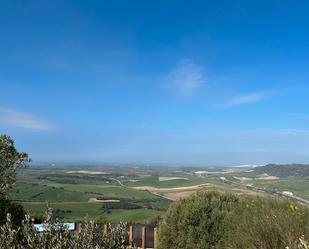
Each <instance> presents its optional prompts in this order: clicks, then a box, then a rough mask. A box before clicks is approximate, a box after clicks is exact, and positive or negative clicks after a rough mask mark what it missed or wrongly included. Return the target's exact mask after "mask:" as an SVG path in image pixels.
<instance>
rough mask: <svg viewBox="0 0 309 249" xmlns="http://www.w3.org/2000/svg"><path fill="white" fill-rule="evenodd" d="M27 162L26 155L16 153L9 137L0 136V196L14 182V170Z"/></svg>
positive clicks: (28, 160)
mask: <svg viewBox="0 0 309 249" xmlns="http://www.w3.org/2000/svg"><path fill="white" fill-rule="evenodd" d="M29 162H30V159H29V157H28V155H27V153H23V152H18V151H17V150H16V148H15V145H14V141H13V139H12V138H11V137H9V136H7V135H0V195H2V196H4V195H5V194H6V193H7V191H8V190H9V189H11V188H12V186H13V185H14V183H15V182H16V170H17V169H18V168H22V167H25V166H27V165H28V163H29Z"/></svg>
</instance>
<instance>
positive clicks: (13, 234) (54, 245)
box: [0, 209, 130, 249]
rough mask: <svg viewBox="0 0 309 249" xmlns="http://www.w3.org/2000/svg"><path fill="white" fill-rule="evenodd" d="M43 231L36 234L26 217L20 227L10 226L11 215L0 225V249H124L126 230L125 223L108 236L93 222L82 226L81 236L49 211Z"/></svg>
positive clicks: (125, 248)
mask: <svg viewBox="0 0 309 249" xmlns="http://www.w3.org/2000/svg"><path fill="white" fill-rule="evenodd" d="M44 224H45V229H44V231H43V232H38V231H37V230H36V229H35V227H34V226H33V224H32V221H31V219H30V217H29V216H26V218H25V220H24V221H23V224H22V226H20V227H18V228H15V227H14V226H12V222H11V216H10V215H8V217H7V222H6V223H5V224H4V225H2V226H0V249H8V248H10V249H36V248H44V249H127V248H130V247H128V246H126V244H125V241H126V238H127V231H126V229H125V227H126V226H125V224H121V225H120V226H118V227H116V228H111V227H110V228H109V233H108V235H107V236H106V235H104V234H103V230H102V228H101V227H98V225H96V224H95V223H94V222H92V221H89V220H88V221H86V222H84V223H83V224H82V230H81V232H80V233H78V234H77V233H75V232H73V233H71V232H69V231H68V230H67V229H66V228H65V227H61V224H60V223H59V222H58V221H57V220H55V219H54V218H53V217H52V211H51V210H50V209H48V211H47V213H46V215H45V221H44Z"/></svg>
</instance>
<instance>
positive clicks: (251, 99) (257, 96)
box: [223, 92, 269, 108]
mask: <svg viewBox="0 0 309 249" xmlns="http://www.w3.org/2000/svg"><path fill="white" fill-rule="evenodd" d="M268 96H269V94H268V93H265V92H253V93H249V94H246V95H241V96H237V97H234V98H232V99H230V100H228V101H227V103H226V104H225V105H224V106H223V107H224V108H230V107H235V106H241V105H247V104H252V103H256V102H259V101H261V100H263V99H265V98H267V97H268Z"/></svg>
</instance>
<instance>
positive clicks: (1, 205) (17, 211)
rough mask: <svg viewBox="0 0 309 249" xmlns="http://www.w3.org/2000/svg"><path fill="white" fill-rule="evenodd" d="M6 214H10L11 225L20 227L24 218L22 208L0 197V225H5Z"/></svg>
mask: <svg viewBox="0 0 309 249" xmlns="http://www.w3.org/2000/svg"><path fill="white" fill-rule="evenodd" d="M8 213H10V214H11V222H12V225H13V226H14V227H18V226H21V224H22V220H23V218H24V217H25V211H24V208H23V206H22V205H20V204H17V203H14V202H12V201H11V200H8V199H6V198H5V197H4V196H3V195H0V225H3V224H5V222H6V216H7V214H8Z"/></svg>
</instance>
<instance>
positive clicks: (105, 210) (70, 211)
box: [10, 166, 309, 223]
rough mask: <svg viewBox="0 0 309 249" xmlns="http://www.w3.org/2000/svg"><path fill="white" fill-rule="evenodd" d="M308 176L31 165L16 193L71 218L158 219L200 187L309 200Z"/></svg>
mask: <svg viewBox="0 0 309 249" xmlns="http://www.w3.org/2000/svg"><path fill="white" fill-rule="evenodd" d="M308 182H309V178H308V177H275V176H269V175H265V174H264V175H261V174H256V173H255V172H253V171H252V170H251V169H248V168H243V169H239V168H237V169H234V168H230V169H215V170H212V169H207V170H205V169H200V168H175V167H138V166H97V167H51V166H49V167H47V166H40V167H38V166H37V167H30V168H27V169H23V170H20V171H19V172H18V182H17V185H16V186H15V187H14V189H13V190H12V191H11V193H10V197H11V198H12V199H14V200H15V201H18V202H20V203H21V204H22V205H23V206H24V207H25V208H26V209H27V210H28V211H29V212H30V213H31V214H32V215H35V216H37V217H39V216H41V215H42V214H43V212H44V210H45V208H46V205H47V203H48V205H49V206H51V207H52V208H53V209H54V211H55V213H56V215H58V216H59V217H61V218H64V219H65V220H71V221H72V220H74V221H75V220H80V219H83V218H84V217H86V216H89V217H91V218H94V219H99V220H101V221H109V222H119V221H127V222H136V223H138V222H142V223H147V222H155V221H157V220H158V219H159V217H160V216H161V215H162V214H163V213H164V212H165V211H166V210H167V208H168V207H169V205H170V203H171V201H174V200H177V199H179V198H183V197H186V196H189V195H191V194H193V193H195V192H196V191H201V190H214V189H215V190H218V191H232V192H236V193H239V194H249V195H257V194H258V195H266V194H267V193H265V192H264V191H256V189H254V188H253V187H258V188H266V189H267V188H270V189H272V190H276V191H290V192H292V193H293V194H294V195H297V196H300V197H303V198H306V199H309V183H308Z"/></svg>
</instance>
